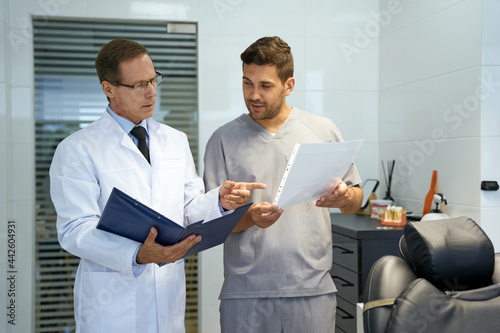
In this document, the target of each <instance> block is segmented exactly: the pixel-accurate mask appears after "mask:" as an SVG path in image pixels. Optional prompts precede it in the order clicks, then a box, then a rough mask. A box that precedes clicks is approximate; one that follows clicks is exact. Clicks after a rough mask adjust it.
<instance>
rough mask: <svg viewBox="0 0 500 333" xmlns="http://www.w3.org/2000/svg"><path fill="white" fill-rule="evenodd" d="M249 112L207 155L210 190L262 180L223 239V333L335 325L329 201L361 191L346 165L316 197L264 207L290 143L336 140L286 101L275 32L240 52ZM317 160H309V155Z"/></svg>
mask: <svg viewBox="0 0 500 333" xmlns="http://www.w3.org/2000/svg"><path fill="white" fill-rule="evenodd" d="M241 60H242V61H243V95H244V99H245V104H246V106H247V109H248V114H242V115H241V116H240V117H238V118H236V119H234V120H233V121H231V122H229V123H227V124H226V125H224V126H222V127H220V128H219V129H218V130H217V131H215V132H214V134H213V135H212V137H211V138H210V140H209V142H208V144H207V148H206V152H205V173H204V180H205V185H206V187H207V189H212V188H215V187H216V186H217V185H218V184H220V183H221V181H223V180H225V179H239V180H241V181H246V182H254V181H259V182H264V183H266V184H267V189H266V190H264V191H260V192H254V193H252V194H251V197H250V200H252V201H253V202H256V204H254V205H253V206H252V208H251V209H250V210H249V211H248V213H247V214H246V215H245V216H244V218H243V219H242V220H241V221H240V223H239V224H238V225H237V227H236V228H235V229H234V231H233V233H232V234H231V235H230V236H229V238H228V239H227V241H226V242H225V245H224V277H225V279H224V284H223V287H222V291H221V294H220V299H221V304H220V313H221V326H222V332H231V333H235V332H255V333H261V332H290V333H297V332H315V333H323V332H324V333H327V332H332V331H333V330H334V327H335V308H336V304H337V301H336V297H335V292H336V291H337V289H336V288H335V285H334V283H333V281H332V278H331V277H330V275H329V271H330V269H331V267H332V234H331V222H330V213H329V210H328V209H327V208H328V207H336V208H340V210H341V211H342V212H343V213H344V214H352V213H354V212H356V211H357V210H358V209H359V207H360V205H361V199H362V197H363V192H362V190H361V188H360V187H359V186H358V184H359V183H360V182H361V179H360V177H359V174H358V172H357V169H356V166H355V165H354V164H353V165H352V166H351V168H350V169H349V171H348V172H347V174H346V175H345V177H344V179H343V181H342V182H341V183H340V184H339V185H338V186H337V187H336V188H335V190H334V191H333V192H332V193H331V194H329V195H325V196H323V197H321V198H320V199H319V200H317V201H316V202H310V203H305V204H301V205H297V206H294V207H291V208H287V209H286V210H282V209H278V207H277V206H276V205H271V204H269V202H272V201H273V198H274V195H275V193H276V191H277V188H278V186H279V183H280V181H281V177H282V175H283V171H284V170H285V167H286V164H287V162H288V158H289V155H290V153H291V152H292V150H293V147H294V145H295V143H305V142H338V141H342V140H343V139H342V135H341V134H340V132H339V130H338V129H337V127H336V126H335V124H334V123H333V122H332V121H330V120H329V119H327V118H324V117H321V116H317V115H314V114H310V113H307V112H305V111H302V110H300V109H298V108H295V107H290V106H288V105H287V103H286V97H287V96H288V95H290V93H291V92H292V90H293V88H294V85H295V79H294V78H293V58H292V53H291V50H290V47H289V46H288V44H287V43H285V42H284V41H283V40H281V39H280V38H278V37H264V38H261V39H259V40H257V41H256V42H255V43H253V44H252V45H250V46H249V47H248V48H247V49H246V50H245V51H244V52H243V53H242V54H241ZM311 163H314V161H311Z"/></svg>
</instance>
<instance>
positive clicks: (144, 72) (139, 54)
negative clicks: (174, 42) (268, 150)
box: [50, 39, 264, 333]
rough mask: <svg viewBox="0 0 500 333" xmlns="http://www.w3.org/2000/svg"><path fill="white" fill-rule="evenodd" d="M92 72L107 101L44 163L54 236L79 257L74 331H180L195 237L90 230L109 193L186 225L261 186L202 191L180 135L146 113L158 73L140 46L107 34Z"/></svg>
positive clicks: (229, 206) (208, 216) (239, 200)
mask: <svg viewBox="0 0 500 333" xmlns="http://www.w3.org/2000/svg"><path fill="white" fill-rule="evenodd" d="M96 69H97V73H98V75H99V79H100V81H101V85H102V89H103V91H104V93H105V94H106V96H107V98H108V101H109V106H108V108H107V110H106V112H104V114H103V115H102V117H101V118H100V119H98V120H96V121H95V122H93V123H92V124H90V125H88V126H87V127H85V128H83V129H82V130H80V131H78V132H76V133H74V134H73V135H71V136H69V137H68V138H66V139H65V140H64V141H63V142H61V143H60V144H59V146H58V148H57V150H56V152H55V155H54V158H53V161H52V165H51V169H50V180H51V196H52V200H53V202H54V206H55V208H56V211H57V229H58V237H59V242H60V244H61V246H62V247H63V248H64V249H65V250H67V251H68V252H70V253H72V254H74V255H76V256H78V257H80V258H81V261H80V265H79V267H78V271H77V275H76V279H75V289H74V295H75V319H76V325H77V332H91V333H96V332H127V333H131V332H154V333H156V332H175V333H177V332H184V331H185V329H184V311H185V275H184V265H183V263H184V261H183V260H178V259H180V258H181V257H182V256H183V255H184V254H185V253H186V251H187V250H188V249H189V248H190V247H191V246H193V245H194V244H195V243H197V242H198V241H200V237H199V236H198V237H194V236H191V237H188V238H187V239H186V240H184V241H182V242H180V243H178V244H176V245H174V246H166V247H163V246H161V245H159V244H157V243H156V242H155V241H154V239H155V237H156V230H155V229H154V228H152V230H151V232H150V234H149V236H148V239H147V240H146V242H145V243H144V244H140V243H137V242H135V241H132V240H130V239H127V238H123V237H120V236H117V235H114V234H110V233H107V232H104V231H101V230H98V229H96V228H95V226H96V224H97V222H98V220H99V217H100V215H101V212H102V211H103V208H104V206H105V204H106V201H107V200H108V197H109V195H110V193H111V190H112V189H113V187H117V188H119V189H120V190H122V191H124V192H125V193H128V194H129V195H131V196H132V197H134V198H136V199H138V200H140V201H142V202H144V203H145V204H147V205H148V206H150V207H152V208H153V209H155V210H157V211H159V212H160V213H162V214H163V215H165V216H167V217H169V218H170V219H171V220H173V221H175V222H177V223H179V224H181V225H186V224H188V223H191V222H195V221H198V220H201V219H205V220H207V219H212V218H215V217H218V216H220V215H221V208H224V209H232V208H235V207H236V206H239V205H241V204H242V203H244V202H245V201H246V197H247V196H248V195H249V191H248V189H253V188H263V187H264V185H263V184H245V183H239V184H237V183H234V182H226V183H224V186H220V187H219V188H217V189H215V190H212V191H210V192H208V193H206V194H205V193H204V191H205V189H204V185H203V181H202V180H201V178H200V177H199V176H198V175H197V174H196V170H195V166H194V162H193V158H192V155H191V151H190V149H189V145H188V141H187V138H186V135H185V134H184V133H182V132H180V131H177V130H175V129H173V128H171V127H169V126H166V125H162V124H159V123H157V122H156V121H154V120H153V119H151V116H152V115H153V110H154V105H155V97H156V87H157V85H159V84H160V83H161V79H162V76H161V74H159V73H157V72H155V69H154V65H153V62H152V60H151V58H150V56H149V53H148V51H147V49H145V48H144V47H143V46H142V45H140V44H138V43H136V42H133V41H130V40H124V39H118V40H114V41H111V42H110V43H108V44H106V45H105V46H104V47H103V48H102V49H101V51H100V52H99V55H98V56H97V60H96ZM136 126H142V127H144V128H145V130H146V133H147V135H146V140H147V144H148V146H149V156H150V163H149V162H148V159H147V158H146V157H145V155H143V153H141V152H140V151H139V149H138V147H137V146H136V144H137V141H138V140H137V139H136V138H135V137H134V136H133V135H132V134H130V130H132V128H134V127H136ZM219 203H220V205H219ZM137 222H138V223H140V222H141V221H137ZM155 263H167V264H165V265H157V264H155Z"/></svg>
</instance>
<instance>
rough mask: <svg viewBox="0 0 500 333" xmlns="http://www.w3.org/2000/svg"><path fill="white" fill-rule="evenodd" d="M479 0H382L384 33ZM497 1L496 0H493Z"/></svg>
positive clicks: (381, 10) (381, 11) (381, 9)
mask: <svg viewBox="0 0 500 333" xmlns="http://www.w3.org/2000/svg"><path fill="white" fill-rule="evenodd" d="M467 1H468V2H471V1H475V2H479V1H477V0H438V1H436V0H380V9H379V10H380V13H381V19H380V21H381V22H382V23H383V25H384V30H383V32H382V34H388V33H391V32H393V31H395V30H399V29H401V28H404V27H406V26H408V25H412V24H414V23H415V22H417V21H420V20H423V19H425V18H427V17H429V16H432V15H435V14H436V13H439V12H441V11H445V10H448V9H450V8H451V7H454V6H457V5H461V3H462V2H467ZM493 1H495V0H493Z"/></svg>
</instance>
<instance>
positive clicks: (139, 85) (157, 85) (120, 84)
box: [113, 71, 163, 90]
mask: <svg viewBox="0 0 500 333" xmlns="http://www.w3.org/2000/svg"><path fill="white" fill-rule="evenodd" d="M155 74H156V76H155V77H154V78H152V79H151V80H149V81H141V82H139V83H136V84H132V85H130V84H123V83H120V82H118V81H114V82H113V84H114V85H115V86H121V87H127V88H132V89H134V90H138V89H139V88H140V87H141V84H143V83H144V82H147V83H151V85H153V82H154V81H156V80H157V79H158V78H159V77H161V81H160V83H156V87H154V88H155V89H156V88H158V87H159V86H160V85H161V83H162V82H163V74H162V73H160V72H158V71H155ZM136 86H137V88H136Z"/></svg>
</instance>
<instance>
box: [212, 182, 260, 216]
mask: <svg viewBox="0 0 500 333" xmlns="http://www.w3.org/2000/svg"><path fill="white" fill-rule="evenodd" d="M265 188H266V184H262V183H237V182H232V181H230V180H226V181H225V182H224V184H222V185H221V186H220V187H219V201H220V204H221V205H222V207H224V209H227V210H233V209H236V208H238V207H240V206H243V205H244V204H245V203H246V202H247V198H248V197H249V196H250V190H258V189H265Z"/></svg>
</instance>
